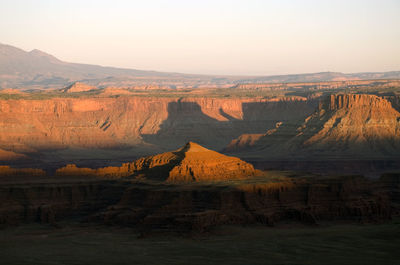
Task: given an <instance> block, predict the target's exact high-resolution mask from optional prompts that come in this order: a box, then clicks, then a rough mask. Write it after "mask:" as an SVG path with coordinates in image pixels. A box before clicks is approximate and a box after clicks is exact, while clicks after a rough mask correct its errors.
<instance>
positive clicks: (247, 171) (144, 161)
mask: <svg viewBox="0 0 400 265" xmlns="http://www.w3.org/2000/svg"><path fill="white" fill-rule="evenodd" d="M257 174H258V175H260V174H261V172H260V171H258V170H255V169H254V167H253V166H252V165H251V164H249V163H246V162H244V161H242V160H240V159H239V158H236V157H231V156H226V155H223V154H220V153H218V152H215V151H212V150H209V149H207V148H204V147H202V146H200V145H199V144H196V143H194V142H188V143H187V144H186V145H185V146H183V147H182V148H179V149H178V150H176V151H172V152H166V153H162V154H158V155H154V156H149V157H144V158H140V159H138V160H135V161H133V162H131V163H124V164H123V165H122V166H121V167H105V168H99V169H90V168H78V167H76V166H75V165H67V166H66V167H63V168H60V169H57V171H56V176H95V177H107V178H122V177H133V178H145V179H153V180H161V181H167V182H199V181H222V180H236V179H244V178H251V177H254V176H256V175H257Z"/></svg>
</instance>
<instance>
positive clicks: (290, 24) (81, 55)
mask: <svg viewBox="0 0 400 265" xmlns="http://www.w3.org/2000/svg"><path fill="white" fill-rule="evenodd" d="M0 43H4V44H10V45H13V46H17V47H19V48H22V49H24V50H27V51H29V50H32V49H35V48H36V49H39V50H42V51H45V52H47V53H50V54H52V55H54V56H56V57H58V58H59V59H61V60H64V61H69V62H79V63H90V64H99V65H106V66H116V67H125V68H134V69H143V70H158V71H169V72H183V73H200V74H235V75H237V74H243V75H272V74H291V73H307V72H321V71H339V72H346V73H349V72H365V71H391V70H400V0H374V1H373V0H364V1H361V0H346V1H344V0H335V1H328V0H319V1H318V0H304V1H300V0H299V1H295V0H292V1H290V0H280V1H279V0H276V1H267V0H264V1H261V0H260V1H258V0H247V1H244V0H241V1H235V0H229V1H228V0H227V1H225V0H213V1H211V0H202V1H200V0H199V1H190V0H186V1H183V0H181V1H180V0H169V1H167V0H147V1H146V0H140V1H128V0H126V1H125V0H113V1H106V0H96V1H89V0H88V1H84V0H80V1H76V0H68V1H64V0H57V1H55V0H43V1H40V0H30V1H29V0H0Z"/></svg>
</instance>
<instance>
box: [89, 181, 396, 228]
mask: <svg viewBox="0 0 400 265" xmlns="http://www.w3.org/2000/svg"><path fill="white" fill-rule="evenodd" d="M373 189H374V184H372V183H370V182H368V181H366V180H365V179H363V178H362V177H346V178H342V179H340V178H338V179H325V180H304V179H303V180H301V179H299V180H297V181H293V180H289V181H283V182H280V183H265V184H262V183H258V184H243V185H238V186H236V187H229V188H227V187H225V188H221V187H220V188H218V187H208V188H207V189H206V188H199V187H197V188H192V189H190V188H182V189H178V190H176V189H170V190H168V189H165V188H160V189H140V188H137V187H132V188H129V189H127V190H126V191H125V193H124V195H123V197H122V198H121V201H120V202H119V203H118V204H116V205H115V206H112V207H109V208H108V209H107V210H106V211H104V212H102V213H100V214H98V215H97V218H98V220H99V219H100V220H102V221H104V222H106V223H107V224H119V225H129V226H139V227H142V228H143V229H149V230H151V229H167V230H174V229H176V230H180V231H182V230H183V231H185V230H186V231H191V230H196V231H207V230H208V229H210V228H212V227H215V226H218V225H222V224H253V223H261V224H266V225H274V224H276V223H279V222H281V221H288V220H291V221H295V222H304V223H308V224H317V223H318V222H320V221H324V220H348V221H356V222H359V221H361V222H376V221H379V220H386V219H388V218H390V216H391V213H392V208H391V205H390V200H389V198H388V196H387V195H386V194H384V193H380V191H379V190H376V191H373ZM143 198H146V199H145V200H143Z"/></svg>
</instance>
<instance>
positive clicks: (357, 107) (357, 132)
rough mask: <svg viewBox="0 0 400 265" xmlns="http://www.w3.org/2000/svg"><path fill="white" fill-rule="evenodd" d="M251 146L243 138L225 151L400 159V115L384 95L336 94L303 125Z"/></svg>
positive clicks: (276, 132)
mask: <svg viewBox="0 0 400 265" xmlns="http://www.w3.org/2000/svg"><path fill="white" fill-rule="evenodd" d="M255 138H257V140H256V141H253V142H250V143H249V144H247V143H246V141H244V140H242V139H241V138H239V139H237V140H235V141H234V142H232V143H231V145H229V146H228V148H227V149H226V150H227V151H230V152H233V153H235V152H241V150H243V149H244V148H247V149H246V150H249V148H252V149H253V151H254V152H255V154H254V155H256V153H258V154H257V155H256V156H261V155H263V156H264V157H268V158H272V159H274V158H278V159H279V158H283V157H285V158H291V159H292V158H294V159H295V158H299V157H302V158H305V157H308V158H314V159H315V158H318V159H322V158H329V159H332V158H333V159H346V158H352V159H361V158H362V159H377V158H380V159H388V158H392V159H397V158H399V157H400V113H399V112H398V111H396V110H395V109H394V108H393V107H392V105H391V103H390V102H389V101H387V100H385V99H383V98H381V97H378V96H375V95H366V94H338V95H331V96H330V97H329V98H328V99H326V100H325V101H323V102H321V103H320V106H319V109H318V110H317V111H316V112H315V113H314V114H313V115H311V116H309V117H308V118H307V119H306V120H305V122H303V124H290V123H283V124H281V125H280V126H279V128H276V129H272V130H269V131H268V132H267V133H266V134H265V135H264V136H262V137H259V135H256V137H255Z"/></svg>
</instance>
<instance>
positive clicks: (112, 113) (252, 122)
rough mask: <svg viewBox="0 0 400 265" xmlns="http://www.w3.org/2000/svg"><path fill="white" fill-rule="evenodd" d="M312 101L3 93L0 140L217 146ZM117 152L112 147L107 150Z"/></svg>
mask: <svg viewBox="0 0 400 265" xmlns="http://www.w3.org/2000/svg"><path fill="white" fill-rule="evenodd" d="M315 105H316V104H315V102H313V101H312V102H309V101H299V100H295V101H292V100H290V99H286V100H285V99H282V100H280V101H276V100H274V101H272V100H269V99H222V98H184V99H178V98H154V97H128V96H121V97H118V98H110V97H101V98H53V99H44V100H27V99H20V100H11V99H10V100H0V148H2V149H6V150H11V151H14V152H18V153H19V152H22V153H29V152H34V151H39V152H40V151H44V152H46V153H48V152H49V150H59V152H58V153H59V154H61V155H62V159H63V160H64V159H68V157H71V156H72V155H71V154H73V157H74V158H79V155H82V156H84V155H85V156H84V157H89V158H96V157H98V156H99V152H97V151H93V149H95V148H97V149H118V153H119V154H120V153H123V150H120V148H121V147H124V148H132V149H130V150H128V151H127V152H126V153H127V154H128V155H131V156H132V155H133V156H135V157H138V156H143V155H149V154H154V153H155V152H160V151H167V150H171V149H175V148H178V147H179V146H182V145H183V144H185V143H186V142H188V141H190V140H193V141H196V142H199V143H201V144H205V145H207V146H209V147H211V148H213V149H216V150H219V149H222V148H223V147H225V146H226V145H227V144H228V143H229V142H230V141H231V139H233V138H235V137H237V136H239V135H240V134H242V133H262V132H265V130H267V129H269V128H270V127H272V126H273V125H274V124H275V123H276V122H277V121H279V120H281V119H282V117H284V119H289V120H291V119H295V120H297V119H304V118H305V117H307V116H308V115H310V114H311V113H312V111H313V109H314V107H315ZM69 149H72V150H69ZM76 149H79V152H78V151H75V152H73V150H76ZM105 152H106V151H105ZM114 155H115V152H113V150H110V151H109V154H108V155H103V157H107V158H112V157H113V156H114ZM56 158H57V157H56V156H54V155H49V157H48V159H56Z"/></svg>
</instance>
